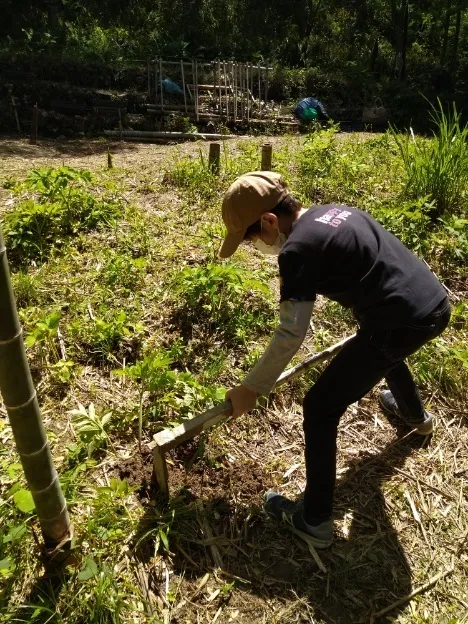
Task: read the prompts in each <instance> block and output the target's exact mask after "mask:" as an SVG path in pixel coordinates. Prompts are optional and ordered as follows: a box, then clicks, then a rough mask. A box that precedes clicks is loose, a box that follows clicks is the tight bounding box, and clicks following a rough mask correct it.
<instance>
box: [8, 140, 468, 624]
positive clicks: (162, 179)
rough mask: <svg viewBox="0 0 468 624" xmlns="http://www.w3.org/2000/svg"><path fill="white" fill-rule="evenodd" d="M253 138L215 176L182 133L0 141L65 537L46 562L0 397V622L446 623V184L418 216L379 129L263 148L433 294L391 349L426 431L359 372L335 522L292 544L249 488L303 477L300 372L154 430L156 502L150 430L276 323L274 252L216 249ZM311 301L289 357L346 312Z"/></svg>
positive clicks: (449, 428) (293, 488)
mask: <svg viewBox="0 0 468 624" xmlns="http://www.w3.org/2000/svg"><path fill="white" fill-rule="evenodd" d="M263 140H264V139H263ZM262 142H263V141H262V139H260V138H259V139H251V140H239V141H235V142H233V144H232V145H229V146H226V148H223V149H222V155H221V174H220V176H214V175H213V174H212V173H211V172H210V171H209V169H208V167H207V164H206V160H207V146H206V145H203V144H202V145H198V144H191V145H189V146H177V147H176V146H174V147H160V146H152V145H151V146H150V145H144V146H138V147H137V146H135V145H132V146H128V145H124V146H122V145H120V144H119V145H115V146H113V148H111V151H112V153H113V165H114V166H113V168H112V169H108V168H107V162H108V161H107V145H105V144H103V143H100V142H96V143H93V144H92V145H91V148H89V147H85V146H84V145H83V144H76V145H75V144H72V145H71V147H70V148H69V152H67V151H61V152H59V153H57V151H56V149H55V147H52V144H47V145H46V147H45V148H44V147H41V146H37V151H36V147H33V146H31V147H30V146H28V145H26V144H25V143H21V142H18V143H16V142H7V143H6V144H3V145H0V151H1V152H2V154H3V155H4V158H3V161H2V168H1V174H0V175H1V181H2V184H3V189H2V198H3V199H4V200H5V204H6V206H5V208H4V209H2V212H3V226H2V227H3V231H4V233H5V236H6V240H7V245H8V247H9V249H10V250H11V252H10V254H9V255H10V262H11V268H12V273H13V277H12V279H13V285H14V288H15V294H16V297H17V302H18V308H19V312H20V316H21V319H22V322H23V325H24V328H25V334H26V336H27V343H28V355H29V359H30V365H31V369H32V371H33V375H34V379H35V382H36V386H37V390H38V394H39V397H40V403H41V406H42V410H43V418H44V422H45V426H46V429H47V431H48V434H49V438H50V441H51V445H52V450H53V456H54V460H55V463H56V465H57V467H58V469H59V473H60V477H61V482H62V485H63V488H64V491H65V494H66V497H67V500H68V503H69V507H70V512H71V516H72V519H73V523H74V527H75V547H76V549H75V552H76V561H75V563H74V565H72V566H70V567H69V568H67V570H66V571H65V573H64V574H63V575H62V576H60V577H58V578H53V579H50V578H49V577H48V576H47V574H45V570H44V567H43V564H42V562H41V561H40V559H39V558H38V552H39V550H38V547H37V545H36V541H35V535H36V533H37V527H36V520H35V517H34V510H33V509H31V508H27V507H25V506H24V505H18V502H17V501H18V497H16V499H15V492H18V491H19V490H20V489H22V488H24V485H25V484H24V482H23V478H22V471H21V468H20V466H19V464H18V463H17V462H18V459H17V456H16V454H15V451H14V444H13V440H12V436H11V431H10V428H9V426H8V423H7V420H6V414H5V412H4V411H2V412H1V415H0V439H1V440H2V443H3V445H2V449H3V450H2V453H1V455H0V462H1V470H0V482H1V506H0V516H1V527H2V528H1V532H2V542H1V547H0V548H1V552H0V560H1V565H0V582H1V592H2V593H1V594H0V600H1V602H0V609H1V611H0V613H1V616H0V617H1V619H0V621H3V622H13V621H18V622H21V621H28V622H47V621H50V622H52V621H53V622H67V624H69V623H81V622H112V623H114V622H115V623H117V622H118V623H120V622H122V623H124V622H125V623H127V622H187V623H188V622H190V623H191V622H197V621H199V622H213V623H214V622H221V623H224V622H226V623H227V622H242V623H251V622H278V623H279V622H281V623H289V622H320V623H324V624H325V623H329V622H338V623H340V624H341V623H343V624H344V623H347V622H350V623H354V622H358V621H363V622H369V621H371V620H372V619H375V620H376V621H381V622H385V621H400V622H408V623H409V622H418V623H419V622H427V623H429V622H431V623H432V622H436V621H437V622H454V623H456V622H463V621H465V620H464V618H465V616H466V610H467V602H466V588H467V585H468V579H467V575H466V568H467V557H468V553H467V551H466V544H467V531H468V525H467V523H466V511H467V507H468V503H467V490H466V488H467V485H466V484H467V478H468V473H467V469H468V456H467V448H468V430H467V417H466V398H467V397H466V384H467V381H468V378H467V354H466V340H467V338H468V320H467V319H468V315H467V312H468V311H467V306H466V303H465V300H466V274H465V273H466V270H465V266H466V258H467V251H468V239H467V237H466V221H464V219H465V218H466V217H465V215H466V203H465V204H464V203H463V202H466V198H464V197H461V198H459V204H458V205H454V206H453V211H452V213H451V214H444V215H443V216H442V219H443V220H442V221H440V220H437V221H432V219H431V208H432V206H433V204H431V202H430V200H428V198H427V197H424V198H423V197H413V196H411V194H410V193H409V192H408V190H407V191H406V194H405V188H406V185H405V169H404V163H403V161H402V159H401V157H400V153H399V150H398V146H397V144H396V143H395V141H394V139H393V138H392V136H391V135H380V136H377V135H373V136H370V137H369V136H366V137H364V138H362V137H360V138H358V137H353V136H350V137H346V138H345V139H343V138H341V137H340V136H339V135H336V132H335V131H334V130H333V129H331V130H327V131H324V132H320V133H318V134H314V135H310V136H307V137H301V138H278V139H277V140H276V142H275V145H274V156H273V166H274V168H275V169H277V170H279V171H281V172H282V173H283V174H284V175H285V177H286V178H287V180H288V181H289V182H290V185H291V189H292V191H293V193H295V194H296V195H297V196H298V197H300V198H301V200H303V201H304V202H308V203H309V204H310V203H314V202H315V203H318V202H330V201H337V202H341V203H349V204H351V205H357V206H358V207H361V208H364V209H367V210H369V211H371V212H372V213H373V214H374V215H375V216H376V217H377V218H378V219H380V220H381V221H382V222H383V223H384V225H385V226H386V227H388V228H389V229H390V230H392V231H393V232H395V234H396V235H398V236H399V237H400V238H401V239H402V240H403V241H404V242H405V243H406V244H407V245H409V246H410V247H412V248H413V249H414V250H415V251H416V252H417V253H419V254H421V255H423V256H424V257H425V259H426V260H427V262H428V263H429V264H430V265H431V267H432V268H433V270H434V271H435V272H436V273H437V274H438V275H439V277H440V278H441V279H442V280H443V281H444V283H445V284H446V285H447V287H448V288H449V289H450V291H451V292H452V294H451V298H452V303H453V305H454V315H453V321H452V323H451V326H450V328H449V329H448V330H447V332H446V333H445V334H444V335H443V336H442V337H441V338H439V339H437V340H436V341H434V342H433V343H431V344H430V345H428V346H426V347H425V348H424V349H423V350H422V351H421V352H420V353H419V354H417V355H416V356H414V357H413V358H412V359H411V365H412V368H413V370H414V372H415V374H416V376H417V378H418V381H419V383H420V385H421V387H422V392H423V395H424V398H425V399H426V401H427V402H428V404H429V405H430V408H431V409H432V410H433V411H434V412H435V413H436V415H437V428H436V432H435V434H434V436H433V437H432V439H430V440H429V439H422V440H420V439H419V438H418V439H415V436H414V435H412V434H408V431H407V430H401V429H400V428H399V427H398V424H397V423H391V422H389V421H388V420H387V419H385V418H384V417H383V415H382V414H381V412H380V410H379V408H378V406H377V402H376V395H375V394H374V393H371V394H370V395H369V396H367V397H365V398H364V399H363V400H362V401H361V402H360V403H359V404H356V405H353V406H351V407H350V408H349V409H348V411H347V413H346V415H345V417H344V418H343V420H342V423H341V425H340V434H339V466H338V485H337V493H336V540H335V543H334V545H333V546H332V548H331V549H330V550H328V551H325V552H320V553H319V554H318V555H317V554H315V556H314V553H310V552H309V551H308V550H307V548H306V547H305V546H303V545H302V544H301V543H299V542H298V541H297V540H296V539H295V538H294V537H293V536H292V535H290V534H289V533H287V532H285V531H284V529H282V528H281V527H279V526H276V525H275V524H273V523H271V522H270V521H267V520H266V519H265V518H264V516H263V513H262V511H261V504H262V495H263V493H264V492H265V491H266V490H267V489H269V488H272V487H275V488H278V489H279V490H280V491H281V492H282V493H285V494H287V495H289V496H291V497H296V496H298V495H299V494H300V492H301V491H302V489H303V487H304V480H305V473H304V463H303V456H302V430H301V407H300V404H301V396H302V395H303V393H304V391H305V389H306V388H307V387H308V384H310V383H312V382H313V380H314V379H315V378H316V375H317V374H318V373H319V370H318V371H311V372H310V373H308V374H307V375H306V376H305V377H304V378H301V379H296V380H294V381H293V382H292V383H291V384H290V385H288V386H286V387H283V388H282V389H281V391H278V393H277V394H275V395H273V396H272V397H270V399H269V400H268V402H267V403H265V405H264V406H262V407H260V408H259V409H258V410H256V411H255V412H254V413H252V414H250V415H248V416H246V417H243V418H242V419H239V420H237V421H227V422H226V423H224V424H222V425H220V426H219V427H217V428H215V429H213V430H211V431H209V432H207V433H205V434H203V435H202V436H200V437H198V438H196V439H194V440H193V441H190V442H188V443H186V444H185V445H183V446H180V447H177V448H176V449H174V450H172V451H171V452H170V453H169V454H168V457H167V459H168V467H169V480H170V487H171V494H172V496H171V500H170V503H169V506H165V504H164V501H163V500H162V497H160V496H159V494H158V492H157V491H156V490H155V488H154V486H153V485H152V482H151V472H152V457H151V451H150V448H149V443H150V441H151V439H152V436H153V434H154V433H156V432H157V431H160V430H162V429H163V428H165V427H167V426H172V425H176V424H178V423H180V422H181V421H183V420H184V419H186V418H190V417H192V416H193V415H195V414H198V413H200V412H201V411H203V410H204V409H206V408H207V407H208V406H209V405H211V404H213V403H214V402H217V401H219V400H221V399H222V398H223V397H224V391H225V389H226V388H228V387H230V385H232V384H234V383H236V381H237V380H239V379H241V378H242V375H244V374H245V372H246V371H247V370H248V369H249V367H250V366H251V365H252V364H253V363H254V362H255V360H256V358H257V357H258V356H259V355H260V354H261V352H262V349H263V347H264V346H265V344H266V343H267V341H268V338H269V336H270V334H271V331H272V329H273V327H274V325H275V322H276V311H277V304H276V298H277V283H276V265H275V261H274V260H271V259H268V258H267V259H265V258H264V257H262V256H261V255H260V254H258V253H257V252H256V251H255V250H254V251H248V250H247V249H246V250H242V251H241V252H240V253H239V254H238V257H235V258H234V259H233V261H232V262H230V263H223V264H221V263H219V262H218V261H217V260H216V251H217V249H218V247H219V244H220V240H221V236H222V227H221V219H220V201H221V197H222V193H223V190H224V189H225V188H227V186H228V185H229V183H230V182H231V181H232V180H233V179H234V178H235V177H236V176H237V175H240V174H241V173H244V172H246V171H249V170H253V169H256V168H258V166H259V158H260V156H259V148H260V145H261V143H262ZM62 150H65V147H63V148H62ZM88 150H91V151H92V153H89V152H88ZM85 151H86V153H85ZM34 171H36V172H35V173H34ZM306 205H307V204H306ZM52 233H53V235H52ZM319 303H320V305H318V306H317V308H318V309H317V313H316V314H315V315H314V332H312V331H311V332H310V334H309V335H308V336H307V338H306V341H305V343H304V345H303V348H302V349H301V351H300V353H299V354H298V356H297V361H299V360H301V359H303V358H304V357H305V356H306V355H308V354H309V353H310V352H311V351H313V350H314V351H319V350H321V349H323V348H325V347H327V346H330V345H331V344H333V343H335V342H338V341H339V340H341V339H343V338H345V337H346V336H347V335H350V334H351V333H353V331H354V330H355V327H354V324H353V320H352V318H351V316H350V315H349V314H348V313H347V312H346V311H343V310H342V309H340V308H339V307H338V306H337V305H335V304H333V303H331V302H325V301H320V302H319ZM139 437H140V438H141V450H140V449H139V445H138V438H139ZM415 591H416V594H415V595H414V597H412V594H413V593H414V592H415ZM389 608H390V610H389V611H388V612H387V611H385V610H386V609H389ZM384 611H385V613H384ZM379 613H381V615H379ZM387 618H388V619H387Z"/></svg>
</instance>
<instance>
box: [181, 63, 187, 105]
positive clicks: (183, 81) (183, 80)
mask: <svg viewBox="0 0 468 624" xmlns="http://www.w3.org/2000/svg"><path fill="white" fill-rule="evenodd" d="M180 72H181V74H182V89H183V91H184V107H185V112H186V113H187V94H186V93H185V73H184V62H183V60H182V59H180Z"/></svg>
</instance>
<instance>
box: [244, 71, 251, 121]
mask: <svg viewBox="0 0 468 624" xmlns="http://www.w3.org/2000/svg"><path fill="white" fill-rule="evenodd" d="M249 79H250V74H249V65H248V63H247V64H246V66H245V86H246V89H245V96H246V107H247V123H248V122H249V119H250V97H249Z"/></svg>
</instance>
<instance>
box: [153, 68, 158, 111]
mask: <svg viewBox="0 0 468 624" xmlns="http://www.w3.org/2000/svg"><path fill="white" fill-rule="evenodd" d="M154 103H155V104H158V64H157V62H156V61H154Z"/></svg>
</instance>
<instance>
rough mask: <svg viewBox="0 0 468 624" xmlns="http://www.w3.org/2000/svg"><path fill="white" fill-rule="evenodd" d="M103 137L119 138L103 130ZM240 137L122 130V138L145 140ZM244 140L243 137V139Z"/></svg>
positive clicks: (236, 135)
mask: <svg viewBox="0 0 468 624" xmlns="http://www.w3.org/2000/svg"><path fill="white" fill-rule="evenodd" d="M104 134H105V136H109V137H118V136H120V131H119V130H104ZM241 136H242V135H239V134H220V133H212V132H209V133H207V132H163V131H155V132H153V131H151V130H124V131H123V133H122V137H123V138H124V139H128V138H138V137H141V138H146V139H212V140H213V141H219V140H220V139H238V138H241ZM244 138H245V137H244Z"/></svg>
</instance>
